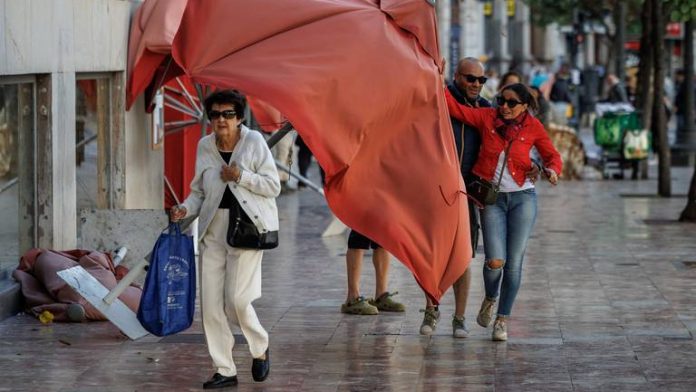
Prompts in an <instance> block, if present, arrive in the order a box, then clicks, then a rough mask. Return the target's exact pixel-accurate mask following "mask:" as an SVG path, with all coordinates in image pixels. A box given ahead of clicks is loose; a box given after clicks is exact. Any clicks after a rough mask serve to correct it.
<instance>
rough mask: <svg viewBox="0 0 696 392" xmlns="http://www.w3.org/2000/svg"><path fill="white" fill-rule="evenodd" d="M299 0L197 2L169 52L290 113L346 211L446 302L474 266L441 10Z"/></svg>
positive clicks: (190, 69)
mask: <svg viewBox="0 0 696 392" xmlns="http://www.w3.org/2000/svg"><path fill="white" fill-rule="evenodd" d="M146 3H147V1H146ZM301 3H302V4H301V6H298V4H297V2H279V1H277V0H248V1H242V0H237V1H231V0H230V1H196V2H189V3H188V4H187V6H186V10H185V12H184V15H183V18H182V19H181V23H180V26H179V30H178V32H177V34H176V36H175V38H174V41H173V42H172V57H173V59H174V61H175V62H176V64H177V65H178V66H179V67H180V68H181V70H183V72H185V73H186V75H187V76H188V77H190V78H191V79H192V80H193V81H195V82H198V83H202V84H208V85H215V86H218V87H225V88H237V89H239V90H241V91H242V92H244V93H246V94H249V95H251V96H254V97H257V98H259V99H261V100H263V101H265V102H267V103H268V104H270V105H272V106H273V107H275V108H277V109H278V110H279V111H280V112H281V113H283V114H284V115H285V116H286V117H287V118H288V119H289V121H290V122H292V124H293V125H294V127H295V129H297V131H298V132H299V133H300V135H301V136H302V139H303V140H304V141H305V143H306V144H307V145H308V146H309V148H310V149H311V150H312V152H313V153H314V155H315V157H316V158H317V160H318V161H319V163H320V165H321V166H322V168H323V169H324V170H325V172H326V180H327V183H326V185H325V191H326V197H327V200H328V203H329V206H330V207H331V209H332V210H333V212H334V213H335V214H336V216H337V217H338V218H339V219H341V220H342V221H343V222H344V223H346V224H347V225H348V226H350V227H352V228H354V229H355V230H357V231H359V232H361V233H363V234H365V235H367V236H368V237H370V238H372V239H373V240H374V241H376V242H378V243H379V244H381V245H382V246H384V248H385V249H387V250H388V251H389V252H391V253H392V254H393V255H394V256H396V257H397V258H398V259H399V260H400V261H401V262H403V264H404V265H406V266H407V267H408V268H409V269H410V270H411V271H412V272H413V274H414V276H415V278H416V280H417V281H418V283H419V284H420V285H421V287H423V289H424V290H425V291H426V292H427V293H428V294H429V295H430V296H431V297H432V298H433V299H434V300H436V301H437V300H439V298H440V297H441V296H442V294H443V293H444V292H445V291H446V290H447V289H448V288H449V287H450V286H451V285H452V283H453V282H454V281H455V280H456V279H457V278H458V277H459V276H461V274H462V273H463V272H464V271H465V269H466V267H467V266H468V263H469V260H470V258H471V244H470V237H469V225H468V210H467V205H466V197H465V196H464V195H462V193H461V191H463V190H464V185H463V182H462V179H461V175H460V173H459V163H458V157H457V156H456V153H455V148H454V140H453V134H452V129H451V125H450V122H449V117H448V113H447V109H446V104H445V99H444V94H443V81H442V76H441V73H440V71H441V68H442V67H441V66H442V59H441V58H440V54H439V51H438V48H437V31H436V26H435V13H434V9H433V7H432V6H431V5H430V4H429V3H428V2H426V1H425V0H402V1H397V0H381V1H377V0H334V1H319V0H305V1H302V2H301Z"/></svg>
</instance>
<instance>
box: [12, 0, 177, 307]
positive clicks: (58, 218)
mask: <svg viewBox="0 0 696 392" xmlns="http://www.w3.org/2000/svg"><path fill="white" fill-rule="evenodd" d="M139 3H140V2H139V1H125V0H102V1H92V0H22V1H14V0H0V31H2V32H3V34H2V35H1V36H0V214H1V215H2V217H1V219H2V221H3V224H2V229H0V249H1V251H0V296H1V295H2V294H1V293H2V292H3V290H4V292H5V294H6V295H13V293H15V292H16V287H12V282H11V278H10V276H11V270H13V269H14V268H16V266H17V262H18V260H19V257H20V256H21V254H22V253H23V252H25V251H26V250H28V249H31V248H34V247H43V248H52V249H73V248H76V247H78V246H79V236H80V222H79V219H78V217H79V212H80V210H81V209H135V208H138V209H140V208H146V209H159V208H163V192H164V179H163V162H164V158H163V149H162V146H161V144H158V143H153V140H152V135H150V133H151V132H150V129H151V124H150V123H151V116H150V115H147V114H146V113H145V111H144V107H145V105H144V103H143V102H136V104H135V105H134V107H133V109H131V110H130V111H128V112H126V111H125V108H124V103H125V99H124V97H125V83H126V58H127V53H128V50H127V48H128V32H129V23H130V17H131V15H132V13H133V12H134V10H135V9H136V7H137V5H138V4H139ZM8 291H9V292H10V294H7V292H8ZM7 303H8V302H7V301H3V300H2V298H1V297H0V316H3V315H5V316H6V315H7V314H8V313H9V312H10V311H11V309H10V308H11V307H12V306H13V305H12V302H11V301H10V302H9V303H10V305H7ZM3 304H5V305H4V307H3ZM3 310H4V312H3Z"/></svg>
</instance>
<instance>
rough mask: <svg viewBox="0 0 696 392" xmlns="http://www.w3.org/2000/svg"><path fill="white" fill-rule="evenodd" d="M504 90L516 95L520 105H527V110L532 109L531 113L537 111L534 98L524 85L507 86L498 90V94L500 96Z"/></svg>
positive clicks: (537, 105)
mask: <svg viewBox="0 0 696 392" xmlns="http://www.w3.org/2000/svg"><path fill="white" fill-rule="evenodd" d="M505 90H512V91H513V92H514V93H515V94H517V96H518V97H520V101H521V102H522V103H526V104H527V105H529V108H530V109H532V111H533V112H536V111H537V110H539V104H538V103H537V100H536V99H535V98H534V95H532V92H531V91H529V87H527V86H525V85H524V84H522V83H513V84H508V85H507V86H505V87H503V89H502V90H500V93H501V94H502V93H503V91H505Z"/></svg>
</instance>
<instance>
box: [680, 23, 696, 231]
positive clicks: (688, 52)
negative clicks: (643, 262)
mask: <svg viewBox="0 0 696 392" xmlns="http://www.w3.org/2000/svg"><path fill="white" fill-rule="evenodd" d="M693 32H694V21H693V20H689V21H687V22H686V23H685V24H684V34H685V39H684V45H685V47H684V83H685V84H684V85H685V86H686V91H685V92H686V94H685V95H686V96H685V97H684V103H683V105H685V107H686V113H684V127H685V129H684V131H692V130H693V127H694V78H693V72H694V49H693ZM680 104H682V103H680ZM679 221H681V222H696V165H695V166H694V174H693V175H692V176H691V185H690V186H689V198H688V200H687V203H686V207H684V211H682V213H681V215H680V216H679Z"/></svg>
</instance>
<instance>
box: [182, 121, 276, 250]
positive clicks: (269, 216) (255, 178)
mask: <svg viewBox="0 0 696 392" xmlns="http://www.w3.org/2000/svg"><path fill="white" fill-rule="evenodd" d="M232 161H236V162H237V166H239V167H240V169H241V170H242V171H241V178H240V180H239V183H238V184H237V183H235V182H228V183H225V182H223V181H222V178H220V173H221V171H222V165H226V164H227V162H225V161H224V159H222V156H221V155H220V152H219V151H218V149H217V146H216V145H215V134H214V133H213V134H210V135H207V136H204V137H203V138H201V139H200V141H199V142H198V151H197V152H196V174H195V177H194V178H193V181H191V194H190V195H189V196H188V197H187V198H186V200H185V201H184V203H183V204H182V205H183V206H184V207H186V217H187V218H188V217H191V216H194V217H195V216H197V217H198V218H199V221H198V232H199V233H200V234H199V240H200V239H202V238H203V236H204V235H205V233H206V230H207V229H208V226H209V225H210V222H211V221H212V219H213V216H214V215H215V211H217V209H218V206H219V205H220V201H221V200H222V196H223V194H224V193H225V186H227V187H229V189H230V191H232V194H233V195H234V197H235V198H237V200H238V201H239V205H240V206H241V207H242V209H244V212H246V213H247V215H248V216H249V218H251V220H252V221H253V222H254V223H255V224H256V227H257V228H258V229H259V232H262V233H263V232H266V231H275V230H278V227H279V224H278V208H277V207H276V203H275V198H276V197H277V196H278V195H279V194H280V179H279V178H278V171H277V170H276V165H275V161H274V160H273V156H272V154H271V150H270V149H269V148H268V145H266V141H265V140H264V138H263V136H262V135H261V134H260V133H259V132H256V131H252V130H250V129H249V128H247V127H246V126H244V125H241V138H240V139H239V142H237V145H236V146H235V147H234V151H233V152H232V158H231V159H230V162H232Z"/></svg>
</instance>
